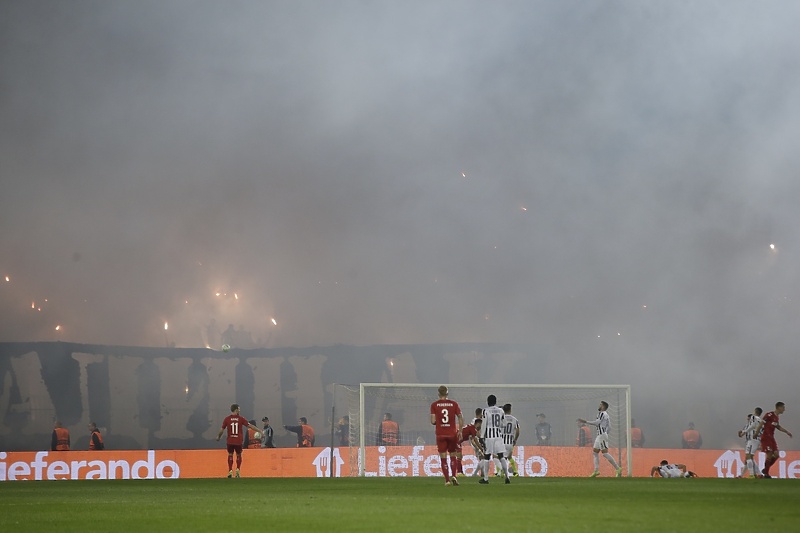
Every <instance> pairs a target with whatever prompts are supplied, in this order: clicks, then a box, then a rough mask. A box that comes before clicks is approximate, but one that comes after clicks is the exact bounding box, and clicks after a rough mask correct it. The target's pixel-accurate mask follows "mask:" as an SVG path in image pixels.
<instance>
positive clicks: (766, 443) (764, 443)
mask: <svg viewBox="0 0 800 533" xmlns="http://www.w3.org/2000/svg"><path fill="white" fill-rule="evenodd" d="M761 451H762V452H764V453H773V452H777V451H778V443H777V442H775V438H774V437H767V436H766V435H762V436H761Z"/></svg>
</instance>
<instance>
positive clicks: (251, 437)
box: [246, 420, 261, 450]
mask: <svg viewBox="0 0 800 533" xmlns="http://www.w3.org/2000/svg"><path fill="white" fill-rule="evenodd" d="M250 423H251V424H253V425H254V426H255V425H256V421H255V420H250ZM246 448H248V449H251V450H252V449H254V448H261V439H257V438H256V430H254V429H253V428H250V427H249V428H247V443H246Z"/></svg>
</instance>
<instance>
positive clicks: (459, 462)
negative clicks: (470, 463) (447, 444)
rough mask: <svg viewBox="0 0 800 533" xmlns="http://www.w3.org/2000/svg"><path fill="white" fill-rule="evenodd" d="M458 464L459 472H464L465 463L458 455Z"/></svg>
mask: <svg viewBox="0 0 800 533" xmlns="http://www.w3.org/2000/svg"><path fill="white" fill-rule="evenodd" d="M456 465H457V468H458V473H459V474H463V473H464V465H463V464H461V459H460V458H459V457H456Z"/></svg>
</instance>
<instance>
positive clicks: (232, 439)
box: [217, 403, 261, 477]
mask: <svg viewBox="0 0 800 533" xmlns="http://www.w3.org/2000/svg"><path fill="white" fill-rule="evenodd" d="M247 428H250V429H253V430H255V431H261V430H260V429H258V427H257V426H254V425H253V424H251V423H250V422H248V421H247V419H246V418H245V417H243V416H241V415H240V414H239V404H237V403H235V404H233V405H231V414H229V415H228V416H226V417H225V420H223V421H222V427H221V428H220V429H219V433H218V434H217V440H219V439H220V437H222V432H223V431H225V430H227V431H228V440H227V445H228V477H233V452H236V477H239V468H241V466H242V442H243V441H244V432H245V431H247Z"/></svg>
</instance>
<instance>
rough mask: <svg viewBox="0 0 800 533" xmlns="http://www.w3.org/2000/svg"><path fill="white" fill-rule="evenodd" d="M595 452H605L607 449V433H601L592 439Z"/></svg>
mask: <svg viewBox="0 0 800 533" xmlns="http://www.w3.org/2000/svg"><path fill="white" fill-rule="evenodd" d="M593 448H594V449H595V450H607V449H608V433H601V434H600V435H598V436H597V438H596V439H594V446H593Z"/></svg>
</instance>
